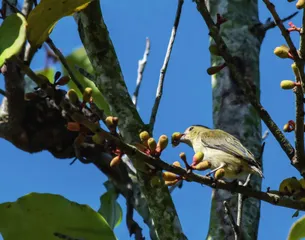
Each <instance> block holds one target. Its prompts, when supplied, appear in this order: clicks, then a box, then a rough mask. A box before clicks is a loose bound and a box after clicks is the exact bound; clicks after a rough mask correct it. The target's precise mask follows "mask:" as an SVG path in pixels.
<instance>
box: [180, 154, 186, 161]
mask: <svg viewBox="0 0 305 240" xmlns="http://www.w3.org/2000/svg"><path fill="white" fill-rule="evenodd" d="M179 157H180V158H181V159H182V160H183V161H184V162H185V161H186V155H185V153H184V152H182V153H180V154H179Z"/></svg>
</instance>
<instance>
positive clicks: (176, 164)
mask: <svg viewBox="0 0 305 240" xmlns="http://www.w3.org/2000/svg"><path fill="white" fill-rule="evenodd" d="M172 165H173V166H176V167H181V164H180V162H178V161H175V162H173V164H172Z"/></svg>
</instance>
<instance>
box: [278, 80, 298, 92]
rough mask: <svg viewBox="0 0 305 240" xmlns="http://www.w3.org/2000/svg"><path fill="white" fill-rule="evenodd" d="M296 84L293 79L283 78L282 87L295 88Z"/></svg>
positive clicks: (286, 88)
mask: <svg viewBox="0 0 305 240" xmlns="http://www.w3.org/2000/svg"><path fill="white" fill-rule="evenodd" d="M295 86H296V83H295V82H294V81H291V80H283V81H281V88H282V89H285V90H288V89H293V88H294V87H295Z"/></svg>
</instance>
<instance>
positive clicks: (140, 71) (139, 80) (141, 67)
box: [132, 37, 150, 106]
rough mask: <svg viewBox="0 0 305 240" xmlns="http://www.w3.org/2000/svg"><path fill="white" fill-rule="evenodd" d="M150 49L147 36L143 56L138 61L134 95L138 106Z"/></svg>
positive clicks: (134, 101) (133, 97) (133, 98)
mask: <svg viewBox="0 0 305 240" xmlns="http://www.w3.org/2000/svg"><path fill="white" fill-rule="evenodd" d="M149 51H150V40H149V38H148V37H147V38H146V46H145V51H144V55H143V58H142V59H140V60H139V62H138V77H137V82H136V89H135V91H134V93H133V96H132V102H133V104H134V105H136V106H137V101H138V96H139V91H140V87H141V83H142V79H143V73H144V69H145V66H146V63H147V57H148V55H149Z"/></svg>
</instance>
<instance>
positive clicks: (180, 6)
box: [149, 0, 184, 132]
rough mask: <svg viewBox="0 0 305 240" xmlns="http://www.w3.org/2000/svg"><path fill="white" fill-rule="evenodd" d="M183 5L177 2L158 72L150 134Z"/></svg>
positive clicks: (181, 2)
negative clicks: (169, 34)
mask: <svg viewBox="0 0 305 240" xmlns="http://www.w3.org/2000/svg"><path fill="white" fill-rule="evenodd" d="M183 3H184V0H178V6H177V11H176V17H175V22H174V26H173V29H172V33H171V36H170V39H169V43H168V46H167V51H166V54H165V58H164V62H163V66H162V68H161V70H160V77H159V83H158V88H157V94H156V99H155V103H154V106H153V109H152V112H151V116H150V120H149V126H150V130H151V132H153V129H154V125H155V121H156V117H157V113H158V109H159V105H160V101H161V97H162V94H163V85H164V79H165V74H166V70H167V66H168V63H169V59H170V56H171V53H172V48H173V46H174V42H175V37H176V33H177V29H178V26H179V21H180V16H181V11H182V6H183Z"/></svg>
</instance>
